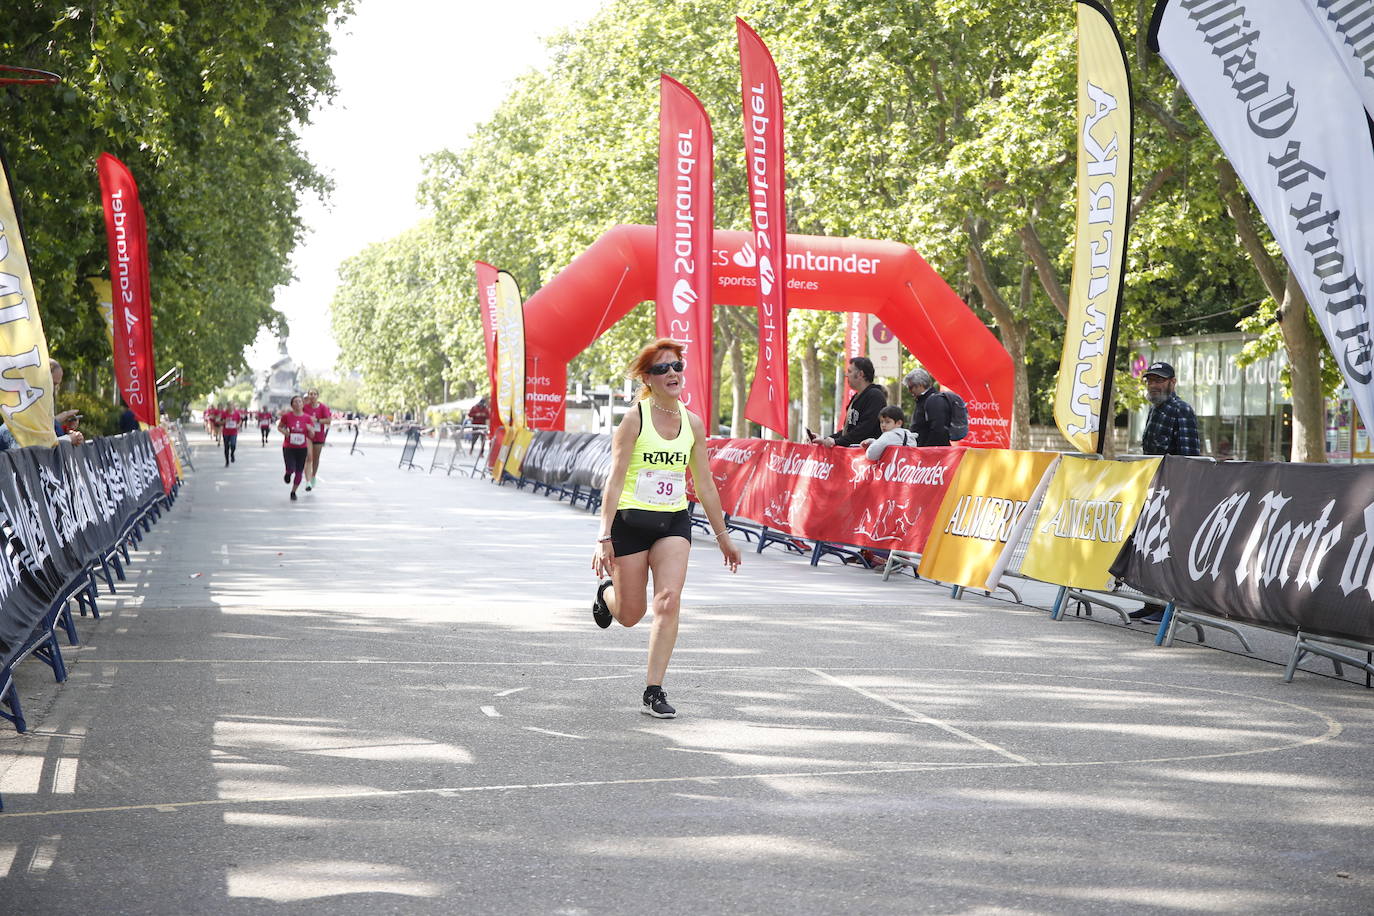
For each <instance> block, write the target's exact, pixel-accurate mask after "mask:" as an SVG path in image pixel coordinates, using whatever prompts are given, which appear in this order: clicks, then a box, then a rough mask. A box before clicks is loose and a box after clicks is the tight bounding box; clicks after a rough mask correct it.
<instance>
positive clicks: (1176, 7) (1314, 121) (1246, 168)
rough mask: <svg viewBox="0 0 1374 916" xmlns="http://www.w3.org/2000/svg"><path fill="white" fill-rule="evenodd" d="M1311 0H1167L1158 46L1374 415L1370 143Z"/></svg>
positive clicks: (1157, 18) (1159, 12)
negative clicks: (1369, 292)
mask: <svg viewBox="0 0 1374 916" xmlns="http://www.w3.org/2000/svg"><path fill="white" fill-rule="evenodd" d="M1307 2H1308V0H1161V2H1160V3H1159V5H1158V6H1156V7H1155V14H1154V21H1153V22H1152V23H1151V29H1150V46H1151V47H1152V48H1154V49H1155V50H1157V51H1158V52H1159V53H1160V55H1161V56H1163V58H1164V60H1165V62H1166V63H1168V65H1169V67H1170V69H1172V70H1173V71H1174V74H1175V75H1176V76H1177V77H1178V79H1179V82H1180V83H1181V84H1182V85H1183V88H1184V89H1185V90H1186V91H1187V92H1188V95H1189V96H1191V97H1192V99H1193V104H1195V105H1196V106H1197V109H1198V111H1199V112H1200V113H1201V114H1202V117H1203V119H1204V120H1205V121H1206V122H1207V126H1208V127H1210V128H1211V130H1212V133H1213V134H1215V135H1216V138H1217V142H1218V143H1219V144H1221V148H1222V150H1223V151H1224V152H1225V153H1226V156H1227V158H1229V159H1230V160H1231V163H1232V164H1233V165H1234V166H1235V169H1236V174H1238V175H1239V176H1240V178H1241V180H1242V181H1243V182H1244V183H1245V187H1246V190H1248V191H1249V192H1250V196H1251V197H1252V198H1253V199H1254V201H1255V204H1256V206H1258V207H1259V209H1260V213H1262V214H1263V215H1264V219H1265V221H1266V222H1267V223H1268V224H1269V228H1270V230H1272V231H1273V233H1274V237H1275V238H1276V239H1277V240H1278V242H1279V245H1280V246H1281V247H1282V248H1283V252H1284V255H1285V257H1286V258H1287V260H1288V266H1289V268H1290V269H1291V270H1293V271H1294V273H1295V274H1296V275H1297V278H1298V281H1299V283H1300V284H1301V286H1302V290H1303V292H1304V293H1305V294H1306V295H1307V300H1308V302H1309V303H1310V304H1311V306H1312V311H1313V313H1315V314H1316V316H1317V323H1318V324H1320V325H1321V328H1322V331H1323V332H1324V333H1325V334H1326V339H1327V342H1328V343H1330V345H1331V350H1332V352H1333V353H1334V354H1335V357H1336V362H1337V363H1338V364H1339V365H1340V369H1341V374H1342V375H1343V376H1345V380H1346V383H1347V384H1348V385H1349V386H1350V391H1351V394H1352V396H1353V397H1354V400H1355V403H1356V405H1357V406H1358V407H1359V410H1360V416H1361V417H1363V418H1364V421H1365V423H1366V424H1374V386H1371V382H1372V381H1374V353H1371V328H1370V311H1369V301H1368V298H1367V295H1366V292H1365V287H1366V284H1367V283H1368V282H1369V280H1370V278H1371V277H1374V144H1371V142H1370V131H1369V121H1368V117H1367V116H1366V114H1365V109H1364V104H1363V102H1362V101H1361V100H1360V97H1359V95H1358V94H1357V93H1356V92H1355V88H1354V86H1353V85H1352V83H1351V81H1350V78H1349V77H1348V76H1347V75H1346V72H1345V69H1344V68H1343V67H1342V66H1341V64H1340V62H1339V61H1338V60H1337V59H1336V57H1335V55H1333V54H1332V53H1331V48H1330V45H1329V43H1328V41H1327V39H1326V36H1325V35H1324V34H1323V32H1322V29H1321V28H1320V27H1319V26H1318V25H1317V23H1316V21H1315V20H1314V18H1313V17H1312V15H1311V14H1310V13H1309V11H1308V10H1307V8H1306V3H1307ZM1313 2H1316V3H1317V4H1318V6H1320V5H1321V0H1313ZM1329 5H1330V6H1332V7H1333V8H1334V7H1335V6H1336V5H1337V4H1329ZM1341 5H1349V0H1347V3H1346V4H1341Z"/></svg>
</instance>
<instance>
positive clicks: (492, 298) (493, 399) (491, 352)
mask: <svg viewBox="0 0 1374 916" xmlns="http://www.w3.org/2000/svg"><path fill="white" fill-rule="evenodd" d="M473 263H474V266H476V268H477V306H478V311H480V312H481V313H482V341H483V343H485V344H486V346H487V380H488V381H489V382H490V383H491V390H490V391H489V392H488V393H487V407H488V408H490V409H491V420H490V422H489V423H488V425H487V428H488V429H491V430H493V431H494V430H496V428H497V427H499V426H501V425H503V424H504V423H505V421H504V420H503V419H502V417H501V404H500V398H498V397H497V394H496V392H497V384H496V311H497V305H498V303H499V300H498V299H497V280H496V275H497V273H498V271H497V270H496V268H495V267H492V266H491V265H490V264H488V263H486V262H485V261H475V262H473Z"/></svg>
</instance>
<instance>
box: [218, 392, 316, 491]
mask: <svg viewBox="0 0 1374 916" xmlns="http://www.w3.org/2000/svg"><path fill="white" fill-rule="evenodd" d="M334 419H335V418H334V411H332V410H330V409H329V407H328V406H326V405H325V404H324V403H322V402H321V401H320V393H319V392H318V391H316V390H314V389H311V390H310V391H307V392H306V393H305V395H304V396H301V395H299V394H298V395H296V396H295V397H293V398H292V399H291V403H290V405H288V406H287V407H286V408H285V409H283V410H282V412H281V413H280V414H273V412H272V411H270V410H267V409H266V408H260V409H258V410H256V411H252V410H243V409H240V408H239V407H238V406H237V405H234V404H215V405H211V406H210V407H207V408H206V409H205V431H206V432H207V433H209V434H210V436H211V437H213V438H214V440H215V443H216V444H219V445H222V446H223V448H224V466H225V467H228V466H229V465H231V464H233V463H234V462H235V461H236V460H238V459H237V451H238V438H239V431H240V430H241V429H243V427H245V426H252V425H253V424H254V423H256V424H257V427H258V433H259V435H261V436H262V445H263V447H266V446H267V440H268V438H269V436H270V435H271V432H272V429H273V427H275V428H276V429H277V431H278V432H280V433H281V434H282V460H283V462H284V463H285V465H286V473H285V474H283V475H282V482H283V483H287V484H290V485H291V499H293V500H294V499H298V498H299V497H298V496H297V495H296V491H297V490H298V489H300V485H301V483H302V481H304V483H305V489H306V492H309V491H311V490H313V489H315V487H316V486H317V485H318V483H319V470H320V459H321V457H322V456H323V453H324V446H325V440H326V439H327V438H328V436H329V427H330V425H331V424H332V423H333V422H334Z"/></svg>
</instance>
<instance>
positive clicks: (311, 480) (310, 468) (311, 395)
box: [305, 388, 334, 493]
mask: <svg viewBox="0 0 1374 916" xmlns="http://www.w3.org/2000/svg"><path fill="white" fill-rule="evenodd" d="M305 412H306V413H307V414H309V415H310V416H311V417H312V418H314V420H315V433H314V435H312V436H311V438H310V458H309V460H308V461H307V462H306V465H305V477H306V484H305V490H306V492H307V493H308V492H310V491H311V490H313V489H314V488H315V482H316V478H317V477H318V475H319V473H320V453H321V452H323V451H324V437H325V436H327V435H328V434H329V423H330V421H331V420H332V419H333V417H334V413H333V411H331V410H330V409H329V408H328V407H326V406H324V405H323V404H321V403H320V393H319V392H318V391H316V390H315V389H314V388H312V389H310V390H309V391H307V392H306V393H305Z"/></svg>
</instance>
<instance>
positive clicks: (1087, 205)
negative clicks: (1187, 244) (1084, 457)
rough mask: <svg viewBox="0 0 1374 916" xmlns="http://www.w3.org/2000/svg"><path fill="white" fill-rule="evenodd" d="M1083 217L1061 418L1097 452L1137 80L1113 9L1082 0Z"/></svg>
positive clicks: (1068, 434) (1075, 439)
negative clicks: (1133, 84)
mask: <svg viewBox="0 0 1374 916" xmlns="http://www.w3.org/2000/svg"><path fill="white" fill-rule="evenodd" d="M1077 9H1078V220H1077V232H1076V241H1075V243H1074V261H1073V277H1072V280H1071V281H1070V285H1069V314H1068V318H1067V319H1066V321H1067V325H1066V328H1065V333H1064V350H1063V354H1062V355H1061V356H1060V360H1059V381H1058V387H1057V389H1056V392H1055V399H1054V418H1055V422H1056V423H1057V424H1058V426H1059V430H1060V432H1062V433H1063V434H1064V437H1065V438H1066V439H1068V440H1069V442H1070V443H1072V444H1073V447H1074V448H1076V449H1078V450H1079V451H1080V452H1088V453H1092V452H1096V451H1098V449H1099V447H1100V438H1101V433H1102V426H1103V422H1104V419H1103V418H1104V417H1107V416H1110V414H1111V412H1112V411H1111V403H1110V399H1111V382H1112V361H1113V357H1114V355H1115V350H1116V327H1117V317H1118V312H1119V311H1120V306H1121V288H1122V277H1123V275H1124V273H1125V271H1126V230H1127V225H1126V224H1127V216H1128V215H1129V210H1130V203H1131V81H1130V75H1129V72H1128V70H1127V68H1126V52H1125V48H1123V47H1122V44H1121V36H1120V34H1119V33H1118V32H1117V30H1116V23H1115V22H1113V21H1112V16H1111V13H1110V12H1108V11H1107V10H1106V8H1104V7H1103V6H1102V4H1101V3H1099V2H1097V0H1078V3H1077Z"/></svg>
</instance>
